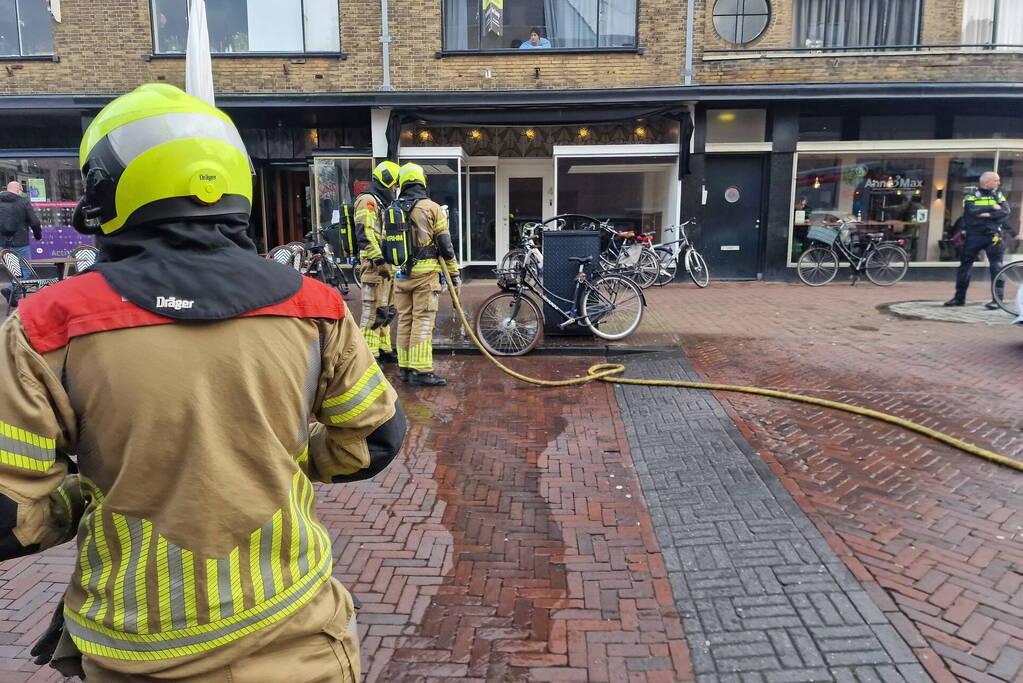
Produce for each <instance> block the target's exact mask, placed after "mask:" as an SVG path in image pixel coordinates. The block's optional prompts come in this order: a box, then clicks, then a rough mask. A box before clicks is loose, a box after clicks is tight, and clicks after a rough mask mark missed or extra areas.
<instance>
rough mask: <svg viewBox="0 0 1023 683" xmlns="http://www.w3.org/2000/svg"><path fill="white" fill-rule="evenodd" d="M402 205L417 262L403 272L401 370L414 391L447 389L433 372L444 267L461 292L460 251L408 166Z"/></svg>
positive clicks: (398, 298)
mask: <svg viewBox="0 0 1023 683" xmlns="http://www.w3.org/2000/svg"><path fill="white" fill-rule="evenodd" d="M398 184H399V185H400V187H401V193H400V195H399V197H398V203H399V204H400V205H401V208H402V210H403V211H404V212H405V216H406V220H407V221H408V225H409V234H410V235H411V236H412V242H413V247H412V257H413V258H412V260H411V262H410V263H409V264H406V266H405V267H404V269H403V271H402V272H400V273H398V277H397V279H396V280H395V284H394V290H395V291H394V303H395V306H396V307H397V309H398V341H397V343H398V367H399V368H400V369H401V370H400V372H401V379H402V380H403V381H405V382H408V383H409V384H410V385H412V386H414V387H442V386H445V385H446V384H447V380H445V379H444V378H443V377H438V376H437V375H436V374H435V373H434V372H433V324H434V320H435V319H436V317H437V308H438V305H439V303H440V293H441V277H442V274H443V273H442V266H441V263H440V261H439V260H438V256H440V257H443V258H444V259H445V260H446V261H447V264H448V265H447V277H448V278H450V281H451V286H453V287H455V288H456V291H459V288H460V287H461V285H462V280H461V278H460V277H459V274H458V262H457V260H456V259H455V248H454V246H453V245H452V244H451V234H450V233H449V232H448V218H447V215H446V214H445V213H444V209H443V208H441V206H440V205H439V204H437V203H436V202H435V201H433V200H432V199H430V196H429V194H428V193H427V191H426V175H425V174H424V173H423V168H422V167H421V166H418V165H416V164H405V165H404V166H402V167H401V173H400V174H399V176H398Z"/></svg>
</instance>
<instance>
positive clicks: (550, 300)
mask: <svg viewBox="0 0 1023 683" xmlns="http://www.w3.org/2000/svg"><path fill="white" fill-rule="evenodd" d="M568 260H569V261H571V262H572V263H577V264H578V265H579V271H578V273H577V274H576V280H575V291H574V292H573V294H572V298H571V299H566V298H564V297H561V296H558V295H557V294H555V293H554V292H552V291H550V290H549V289H546V288H545V287H544V286H543V284H542V282H541V280H540V277H539V273H538V271H537V267H536V264H535V262H533V261H532V260H530V259H528V258H526V256H525V253H523V255H522V257H520V258H519V259H516V260H514V262H513V263H512V265H511V267H510V268H508V269H506V270H501V269H498V270H497V281H498V285H499V286H500V287H501V289H502V290H503V291H501V292H498V293H496V294H494V295H493V296H491V297H490V298H488V299H487V300H486V301H484V302H483V304H482V305H481V306H480V308H479V311H477V313H476V336H477V337H479V339H480V342H482V344H483V346H484V347H485V348H486V349H487V350H488V351H489V352H490V353H492V354H494V355H496V356H521V355H523V354H526V353H529V352H530V351H532V350H533V349H534V348H536V345H537V344H539V343H540V339H541V338H542V337H543V325H544V317H543V309H542V308H541V307H540V304H538V303H537V302H536V300H535V299H534V298H533V297H532V296H530V294H529V293H532V294H535V295H536V296H538V297H539V298H540V299H541V300H543V301H544V302H545V303H547V304H548V305H549V306H550V307H551V308H553V309H554V310H555V311H557V312H558V313H559V314H560V316H561V318H562V321H561V322H560V323H559V325H558V326H559V327H560V328H562V329H564V328H566V327H568V326H569V325H572V324H578V325H582V326H584V327H588V328H590V330H591V331H592V332H593V333H594V334H595V335H597V336H598V337H600V338H602V339H608V340H616V339H622V338H623V337H626V336H628V335H629V334H632V332H634V331H635V330H636V328H637V327H639V323H640V321H641V320H642V318H643V307H644V306H645V305H646V300H645V299H644V297H643V290H641V289H640V288H639V285H637V284H636V283H635V282H634V281H632V280H631V279H629V278H627V277H622V276H620V275H614V274H606V273H595V274H594V275H592V276H590V275H588V274H587V273H586V266H587V265H589V264H590V262H591V261H593V257H592V256H587V257H585V258H583V257H578V256H573V257H570V258H569V259H568Z"/></svg>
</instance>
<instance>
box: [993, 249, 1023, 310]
mask: <svg viewBox="0 0 1023 683" xmlns="http://www.w3.org/2000/svg"><path fill="white" fill-rule="evenodd" d="M1020 287H1023V261H1015V262H1013V263H1010V264H1008V265H1006V266H1004V267H1003V268H1002V269H1001V270H999V271H998V273H996V274H995V279H994V280H992V281H991V297H992V298H993V299H994V300H995V302H996V303H997V304H998V305H999V306H1001V307H1002V310H1003V311H1005V312H1006V313H1011V314H1012V315H1019V314H1020V310H1019V290H1020Z"/></svg>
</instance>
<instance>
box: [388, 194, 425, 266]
mask: <svg viewBox="0 0 1023 683" xmlns="http://www.w3.org/2000/svg"><path fill="white" fill-rule="evenodd" d="M415 206H416V205H415V203H413V204H412V205H410V206H409V207H408V209H407V210H406V209H404V208H402V205H401V204H400V203H399V202H398V201H394V202H392V203H391V205H390V206H388V207H387V208H386V209H384V224H383V230H382V234H383V240H382V243H381V244H380V249H381V250H382V251H383V252H384V260H385V261H387V262H388V263H389V264H391V265H392V266H397V267H399V268H401V269H402V271H403V272H405V274H406V275H407V274H408V273H410V272H411V271H412V266H413V265H415V260H416V259H415V250H416V236H415V232H416V231H415V226H414V225H412V219H411V215H412V209H414V208H415Z"/></svg>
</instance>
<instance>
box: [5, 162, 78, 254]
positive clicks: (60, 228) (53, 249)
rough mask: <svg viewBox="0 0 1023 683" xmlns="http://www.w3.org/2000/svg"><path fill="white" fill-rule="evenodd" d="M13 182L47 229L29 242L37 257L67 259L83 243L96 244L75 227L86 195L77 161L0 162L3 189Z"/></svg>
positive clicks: (44, 228)
mask: <svg viewBox="0 0 1023 683" xmlns="http://www.w3.org/2000/svg"><path fill="white" fill-rule="evenodd" d="M12 180H16V181H18V182H20V183H21V185H22V187H24V188H25V192H27V193H28V195H29V198H30V200H31V202H32V208H33V209H35V212H36V213H37V214H38V215H39V220H40V222H41V223H42V226H43V239H42V240H41V241H38V242H37V241H36V240H34V239H33V240H31V241H30V242H29V245H30V246H31V247H32V256H33V258H54V257H63V256H67V255H68V254H70V253H71V251H72V250H73V249H74V248H75V247H77V246H79V245H81V244H92V241H93V240H92V238H91V237H87V236H85V235H81V234H79V233H78V232H76V231H75V229H74V228H72V227H71V216H72V214H73V213H74V210H75V205H76V204H77V203H78V200H79V198H81V196H82V194H83V190H82V174H81V172H80V171H79V170H78V159H77V158H75V157H55V158H46V159H0V188H3V187H6V185H7V183H9V182H10V181H12Z"/></svg>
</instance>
